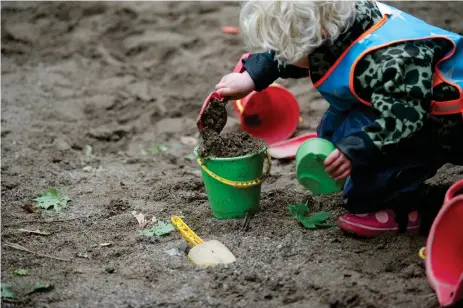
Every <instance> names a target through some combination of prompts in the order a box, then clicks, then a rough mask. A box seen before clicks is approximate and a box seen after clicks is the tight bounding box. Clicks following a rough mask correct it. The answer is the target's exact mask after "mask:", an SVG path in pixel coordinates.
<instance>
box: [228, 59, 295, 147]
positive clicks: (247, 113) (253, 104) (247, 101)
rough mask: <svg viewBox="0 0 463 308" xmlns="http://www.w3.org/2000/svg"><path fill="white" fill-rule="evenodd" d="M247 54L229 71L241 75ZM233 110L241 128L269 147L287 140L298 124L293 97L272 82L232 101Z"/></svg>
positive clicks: (286, 90) (283, 88)
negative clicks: (259, 90)
mask: <svg viewBox="0 0 463 308" xmlns="http://www.w3.org/2000/svg"><path fill="white" fill-rule="evenodd" d="M250 55H251V54H250V53H246V54H243V55H242V56H241V59H240V60H239V61H238V63H237V64H236V66H235V69H234V70H233V72H235V73H242V72H243V71H244V68H243V63H242V61H243V59H246V58H248V57H249V56H250ZM233 107H234V109H235V111H236V112H237V113H238V116H239V119H240V122H241V128H242V129H243V130H244V131H246V132H248V133H249V134H251V135H253V136H254V137H257V138H260V139H262V140H264V141H265V142H267V144H269V145H272V144H274V143H277V142H280V141H283V140H285V139H288V138H289V137H291V136H292V135H293V134H294V132H295V131H296V129H297V126H298V125H299V123H300V121H301V119H300V115H299V105H298V103H297V100H296V98H295V97H294V95H293V94H292V93H291V92H289V91H288V89H286V88H285V87H283V86H281V85H279V84H276V83H274V84H272V85H270V86H269V87H268V88H267V89H265V90H263V91H261V92H256V91H253V92H251V93H250V94H249V95H248V96H246V97H245V98H243V99H241V100H237V101H235V102H234V104H233Z"/></svg>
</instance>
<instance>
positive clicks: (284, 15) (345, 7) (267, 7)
mask: <svg viewBox="0 0 463 308" xmlns="http://www.w3.org/2000/svg"><path fill="white" fill-rule="evenodd" d="M354 19H355V1H342V0H324V1H312V0H287V1H286V0H284V1H281V0H276V1H259V0H250V1H247V2H245V3H244V5H243V6H242V8H241V12H240V28H241V32H242V33H243V35H244V38H245V40H246V43H247V45H248V46H249V48H250V49H252V50H253V51H254V50H259V51H262V50H265V51H270V50H272V51H274V52H275V56H276V58H277V59H278V60H282V61H285V62H288V63H296V62H297V61H298V60H300V59H302V58H303V57H307V56H308V55H309V54H310V53H311V52H312V51H313V50H314V49H315V48H317V47H319V46H321V45H322V44H324V43H325V42H327V41H329V42H333V41H334V40H336V38H338V37H339V35H340V34H341V33H342V32H343V31H345V30H346V29H348V28H349V27H350V26H351V25H352V23H353V21H354Z"/></svg>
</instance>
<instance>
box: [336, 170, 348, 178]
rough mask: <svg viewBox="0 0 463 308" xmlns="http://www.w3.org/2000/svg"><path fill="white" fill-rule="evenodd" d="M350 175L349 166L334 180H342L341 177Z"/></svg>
mask: <svg viewBox="0 0 463 308" xmlns="http://www.w3.org/2000/svg"><path fill="white" fill-rule="evenodd" d="M349 175H350V168H349V169H348V170H347V171H345V172H344V173H343V174H341V175H340V176H338V177H336V178H335V180H342V179H345V178H347V177H348V176H349Z"/></svg>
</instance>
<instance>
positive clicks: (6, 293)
mask: <svg viewBox="0 0 463 308" xmlns="http://www.w3.org/2000/svg"><path fill="white" fill-rule="evenodd" d="M1 287H2V299H15V298H16V296H15V295H14V293H13V292H12V291H11V290H10V288H9V287H8V286H7V285H5V284H4V283H2V284H1Z"/></svg>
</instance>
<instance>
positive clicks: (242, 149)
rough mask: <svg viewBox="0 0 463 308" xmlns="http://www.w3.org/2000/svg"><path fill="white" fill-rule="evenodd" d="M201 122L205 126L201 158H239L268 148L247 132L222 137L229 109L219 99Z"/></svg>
mask: <svg viewBox="0 0 463 308" xmlns="http://www.w3.org/2000/svg"><path fill="white" fill-rule="evenodd" d="M200 122H201V123H202V125H203V126H202V128H203V129H202V131H201V132H200V137H201V138H200V143H199V147H198V155H199V156H200V157H221V158H225V157H238V156H243V155H248V154H255V153H258V152H259V151H261V150H262V149H263V148H264V147H265V146H266V144H265V142H264V141H262V140H260V139H257V138H254V137H252V136H251V135H249V134H248V133H246V132H237V133H236V132H230V133H227V134H224V135H220V133H221V132H222V129H223V128H224V127H225V125H226V124H227V109H226V108H225V104H224V103H223V102H221V101H219V100H217V99H212V100H211V102H210V103H209V105H208V106H207V107H206V110H204V113H203V114H202V116H201V119H200ZM198 127H200V126H199V124H198Z"/></svg>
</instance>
